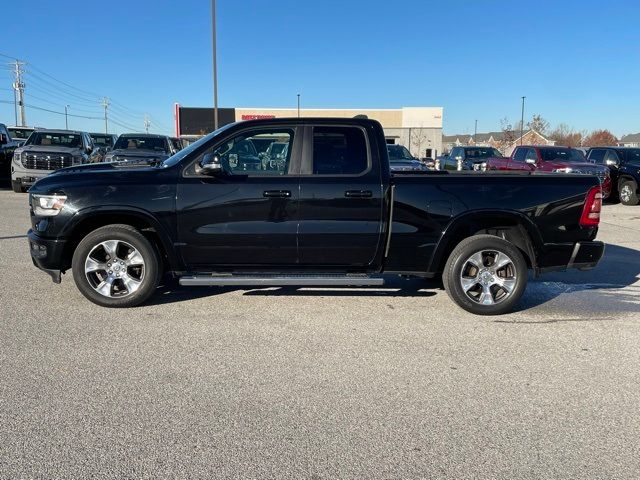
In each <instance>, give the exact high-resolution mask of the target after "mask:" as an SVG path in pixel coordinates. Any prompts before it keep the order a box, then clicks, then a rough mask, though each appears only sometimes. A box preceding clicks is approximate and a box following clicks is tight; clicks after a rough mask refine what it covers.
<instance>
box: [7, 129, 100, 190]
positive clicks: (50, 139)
mask: <svg viewBox="0 0 640 480" xmlns="http://www.w3.org/2000/svg"><path fill="white" fill-rule="evenodd" d="M95 155H96V152H95V151H94V147H93V141H92V140H91V137H90V136H89V134H88V133H86V132H77V131H72V130H36V131H34V132H33V133H32V134H31V135H30V136H29V138H28V139H27V141H26V142H25V144H24V145H23V146H21V147H18V148H16V150H15V152H14V154H13V160H12V162H11V186H12V187H13V191H14V192H24V191H25V190H26V189H27V188H28V187H30V186H31V185H33V184H34V183H35V182H36V180H38V179H40V178H42V177H46V176H47V175H49V174H50V173H51V172H52V171H54V170H58V169H60V168H64V167H71V166H73V165H81V164H83V163H91V162H93V161H94V157H95Z"/></svg>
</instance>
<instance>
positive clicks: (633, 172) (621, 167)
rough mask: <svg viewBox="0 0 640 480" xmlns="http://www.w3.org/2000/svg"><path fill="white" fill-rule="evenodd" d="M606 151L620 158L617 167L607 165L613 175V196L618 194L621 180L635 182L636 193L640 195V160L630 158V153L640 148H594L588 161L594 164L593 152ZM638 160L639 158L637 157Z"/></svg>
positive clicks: (591, 149)
mask: <svg viewBox="0 0 640 480" xmlns="http://www.w3.org/2000/svg"><path fill="white" fill-rule="evenodd" d="M595 150H604V151H605V152H606V151H610V152H613V153H615V155H616V157H617V158H618V164H617V165H606V166H607V167H609V172H610V174H611V189H612V194H613V193H615V194H618V193H619V192H618V191H619V189H620V186H621V180H633V181H634V182H635V184H636V193H637V194H640V160H635V159H631V158H630V155H629V153H630V151H632V150H640V147H593V148H590V149H589V151H588V152H587V160H588V161H590V162H593V161H594V160H593V158H592V157H593V152H594V151H595ZM636 158H637V157H636Z"/></svg>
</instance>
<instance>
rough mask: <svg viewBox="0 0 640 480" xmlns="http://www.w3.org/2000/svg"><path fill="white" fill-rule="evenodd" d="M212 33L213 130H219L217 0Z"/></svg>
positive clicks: (212, 19) (212, 20) (212, 5)
mask: <svg viewBox="0 0 640 480" xmlns="http://www.w3.org/2000/svg"><path fill="white" fill-rule="evenodd" d="M211 31H212V46H213V129H214V130H217V129H218V58H217V57H218V55H217V45H216V0H211Z"/></svg>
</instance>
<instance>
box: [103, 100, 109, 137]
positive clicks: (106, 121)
mask: <svg viewBox="0 0 640 480" xmlns="http://www.w3.org/2000/svg"><path fill="white" fill-rule="evenodd" d="M109 103H110V102H109V99H108V98H107V97H102V106H103V107H104V133H109V115H108V113H107V109H108V108H109Z"/></svg>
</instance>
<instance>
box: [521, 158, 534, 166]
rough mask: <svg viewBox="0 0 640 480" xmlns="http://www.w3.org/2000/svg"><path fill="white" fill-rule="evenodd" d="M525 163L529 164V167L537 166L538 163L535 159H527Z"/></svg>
mask: <svg viewBox="0 0 640 480" xmlns="http://www.w3.org/2000/svg"><path fill="white" fill-rule="evenodd" d="M524 163H528V164H529V165H535V164H536V161H535V160H534V159H533V158H525V160H524Z"/></svg>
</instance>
